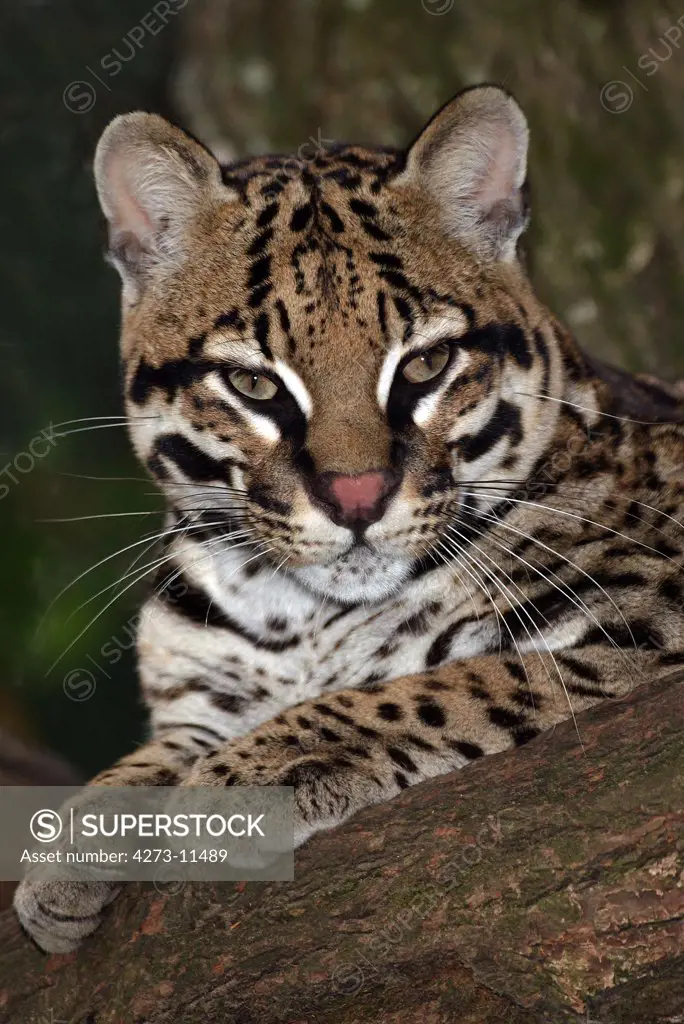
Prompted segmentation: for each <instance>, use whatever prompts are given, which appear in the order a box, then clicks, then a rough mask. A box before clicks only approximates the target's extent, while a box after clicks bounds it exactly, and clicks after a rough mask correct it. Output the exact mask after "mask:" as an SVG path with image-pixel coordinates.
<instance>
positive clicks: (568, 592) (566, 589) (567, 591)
mask: <svg viewBox="0 0 684 1024" xmlns="http://www.w3.org/2000/svg"><path fill="white" fill-rule="evenodd" d="M481 518H485V517H484V516H482V517H481ZM488 521H489V522H492V521H494V520H492V519H489V518H488ZM496 526H497V527H499V526H501V527H503V528H504V529H506V530H510V531H511V532H512V533H515V534H517V535H519V536H522V537H525V538H526V539H527V540H529V541H532V542H533V543H534V542H535V538H534V537H530V536H529V535H528V534H526V533H522V532H521V531H520V530H516V529H514V527H511V526H508V525H507V524H506V523H503V522H499V521H497V522H496ZM480 536H486V537H488V538H489V539H490V540H491V541H492V543H494V544H496V546H497V547H498V548H500V549H501V550H502V551H505V552H506V554H508V555H510V556H512V557H513V558H515V559H517V560H518V561H519V562H521V563H522V564H523V565H525V566H526V567H527V568H528V569H531V570H532V572H534V573H536V574H537V576H540V577H541V578H542V579H543V580H545V581H546V582H547V583H549V584H550V586H551V587H553V589H554V590H557V591H558V593H559V594H561V595H562V596H563V597H566V598H568V600H570V601H571V602H572V604H573V605H575V607H576V608H579V609H580V610H581V611H582V612H583V613H584V614H585V615H586V616H587V617H588V618H590V619H591V621H592V622H593V623H594V625H595V626H596V627H597V628H598V629H599V630H600V631H601V632H602V633H603V635H604V636H605V638H606V640H607V641H608V643H609V644H611V646H612V647H614V648H615V650H616V651H617V653H618V654H619V655H620V656H621V657H622V658H623V659H624V660H625V661H626V663H627V665H628V666H629V667H630V668H634V667H635V663H634V662H633V660H632V659H631V658H630V657H629V656H628V655H627V654H626V653H625V651H624V650H623V648H622V647H620V645H619V644H618V643H617V642H616V641H615V639H614V638H613V637H612V636H611V635H610V633H609V632H608V630H607V629H606V628H605V626H604V625H603V624H602V623H601V621H600V619H598V618H597V617H596V615H594V613H593V612H592V610H591V608H589V606H588V605H587V603H586V602H585V601H583V600H582V598H581V597H580V596H579V594H577V593H575V591H574V590H573V589H572V587H571V586H570V585H569V584H568V583H566V582H565V581H564V580H563V579H562V578H561V577H560V576H559V575H558V573H556V572H554V571H553V569H549V568H548V566H544V568H546V569H547V570H548V572H549V573H550V575H551V576H553V577H554V578H555V579H556V580H558V583H559V584H560V586H558V584H556V583H553V581H552V580H551V579H550V578H549V576H547V575H546V574H545V573H544V572H543V571H542V570H541V569H539V568H537V567H536V566H534V565H533V564H532V563H530V562H528V561H527V560H526V559H525V558H523V556H522V555H521V554H519V553H518V552H517V551H513V550H512V549H511V548H509V547H507V546H506V545H505V544H503V543H501V542H499V541H498V540H497V539H496V537H494V536H493V531H491V530H490V531H489V533H488V534H486V535H485V534H483V533H480ZM541 546H542V547H546V545H545V544H542V545H541ZM547 550H549V551H553V549H552V548H547ZM554 553H555V554H557V555H558V557H559V558H561V559H563V561H565V562H567V563H568V564H569V565H572V566H574V567H575V568H576V569H578V570H579V572H581V573H582V574H583V575H584V576H586V577H587V578H588V579H590V580H591V581H592V582H593V583H595V584H596V586H597V587H598V589H599V590H601V591H602V592H603V593H606V592H605V591H604V590H603V587H601V586H600V584H598V583H597V582H596V581H595V580H594V579H593V577H591V576H589V574H588V573H585V572H584V570H583V569H580V568H579V566H576V565H575V563H574V562H572V561H570V560H569V559H567V558H565V557H564V556H563V555H561V554H560V553H559V552H554ZM539 564H540V563H539V562H538V563H537V566H538V565H539ZM541 564H542V565H543V563H541ZM561 587H562V588H563V589H561ZM606 597H608V600H609V601H610V602H611V604H612V605H613V606H614V607H615V608H616V610H617V612H618V614H619V615H620V617H621V618H622V620H623V622H624V623H625V626H626V627H627V630H628V632H629V634H630V636H631V637H632V640H633V641H634V645H635V647H636V641H635V640H634V634H633V633H632V630H631V628H630V626H629V623H628V622H627V620H626V619H625V617H624V615H623V614H622V611H621V610H620V608H619V606H618V605H617V604H616V603H615V601H613V599H612V598H611V597H610V595H608V594H607V593H606Z"/></svg>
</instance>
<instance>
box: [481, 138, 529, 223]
mask: <svg viewBox="0 0 684 1024" xmlns="http://www.w3.org/2000/svg"><path fill="white" fill-rule="evenodd" d="M518 164H519V160H518V152H517V148H516V145H515V139H514V138H513V136H512V135H511V133H510V132H509V131H508V130H507V129H503V130H501V132H500V135H499V136H498V138H497V139H496V140H495V141H493V144H492V145H491V146H490V147H489V163H488V166H487V167H486V169H485V171H484V173H483V176H482V182H481V187H480V188H479V190H478V192H477V199H478V202H479V203H480V204H481V206H482V207H483V209H485V210H491V209H492V208H493V207H494V206H496V204H497V203H500V202H501V201H502V200H504V199H511V198H512V197H513V196H514V195H515V193H516V192H517V190H518V189H519V188H520V184H521V183H520V182H519V181H518V180H517V179H518V175H519V166H518Z"/></svg>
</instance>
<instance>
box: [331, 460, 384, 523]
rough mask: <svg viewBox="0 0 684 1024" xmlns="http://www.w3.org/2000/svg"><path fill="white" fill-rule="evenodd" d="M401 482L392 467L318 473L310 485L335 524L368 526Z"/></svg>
mask: <svg viewBox="0 0 684 1024" xmlns="http://www.w3.org/2000/svg"><path fill="white" fill-rule="evenodd" d="M399 483H400V478H399V474H398V473H395V472H394V470H391V469H379V470H372V471H371V472H368V473H357V474H346V473H321V474H320V475H319V476H317V477H316V478H315V479H314V481H313V485H312V490H313V492H314V495H315V496H316V497H317V498H318V499H319V501H320V502H322V503H323V505H324V506H326V511H327V512H328V515H329V516H330V518H331V519H332V521H333V522H334V523H337V525H338V526H348V527H351V528H354V527H359V526H368V525H370V524H371V523H375V522H377V521H378V519H381V518H382V516H383V515H384V513H385V509H386V508H387V503H388V502H389V499H390V498H391V497H392V495H393V494H394V492H395V491H396V490H397V488H398V486H399Z"/></svg>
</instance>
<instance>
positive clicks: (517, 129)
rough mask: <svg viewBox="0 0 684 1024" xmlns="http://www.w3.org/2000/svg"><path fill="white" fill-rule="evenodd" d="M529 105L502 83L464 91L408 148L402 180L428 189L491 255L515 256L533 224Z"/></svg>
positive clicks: (445, 213)
mask: <svg viewBox="0 0 684 1024" xmlns="http://www.w3.org/2000/svg"><path fill="white" fill-rule="evenodd" d="M528 136H529V131H528V127H527V121H526V119H525V115H524V114H523V112H522V110H521V109H520V107H519V106H518V104H517V103H516V101H515V100H514V99H513V97H512V96H509V94H508V93H507V92H505V91H504V90H503V89H499V88H497V87H496V86H489V85H485V86H477V87H476V88H473V89H466V90H465V92H462V93H459V95H458V96H456V98H455V99H453V100H451V102H450V103H447V104H446V106H444V107H442V109H441V110H440V111H438V113H437V114H435V116H434V117H433V118H432V120H431V121H430V122H429V123H428V124H427V126H426V127H425V128H424V129H423V131H422V132H421V134H420V135H419V136H418V138H417V139H416V141H415V142H414V144H413V145H412V146H411V148H410V149H409V151H408V155H407V162H406V168H405V170H404V171H403V172H402V174H401V175H400V176H399V178H397V179H395V185H399V186H401V185H411V186H413V187H418V188H423V189H426V190H427V191H428V192H429V193H431V195H432V196H433V198H434V199H435V200H436V201H437V203H438V204H439V207H440V209H441V214H442V220H443V222H444V224H445V226H446V228H447V230H448V231H449V233H450V234H453V235H454V236H455V237H457V238H458V239H459V240H460V241H462V242H463V244H464V245H466V246H467V247H468V248H469V249H471V250H472V251H473V252H474V253H475V255H477V256H479V257H480V258H481V259H485V260H503V261H509V260H513V259H515V254H516V244H517V241H518V238H519V237H520V235H521V234H522V232H523V231H524V230H525V228H526V227H527V223H528V219H529V216H528V208H527V201H526V187H525V183H526V177H527V144H528Z"/></svg>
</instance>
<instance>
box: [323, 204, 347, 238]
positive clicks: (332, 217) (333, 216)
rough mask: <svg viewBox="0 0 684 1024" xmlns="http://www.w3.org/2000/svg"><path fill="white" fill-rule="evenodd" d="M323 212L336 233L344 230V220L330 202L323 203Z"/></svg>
mask: <svg viewBox="0 0 684 1024" xmlns="http://www.w3.org/2000/svg"><path fill="white" fill-rule="evenodd" d="M321 212H322V213H324V214H325V216H326V217H327V218H328V220H329V221H330V227H331V228H332V229H333V231H334V232H336V234H340V233H341V232H342V231H344V222H343V221H342V219H341V217H340V215H339V214H338V213H337V211H336V210H334V209H333V208H332V206H330V204H329V203H321Z"/></svg>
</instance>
